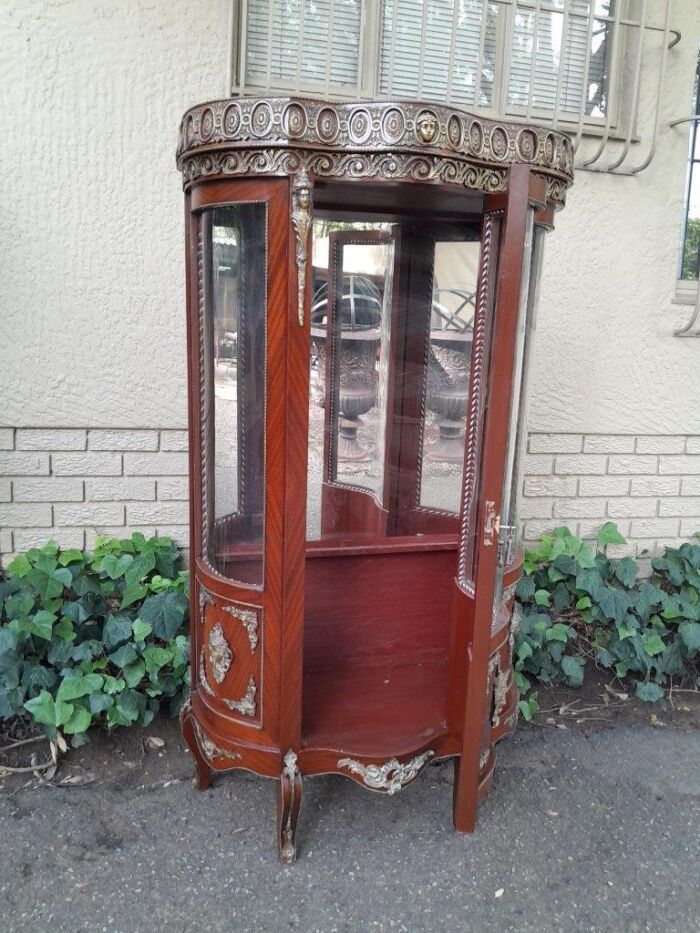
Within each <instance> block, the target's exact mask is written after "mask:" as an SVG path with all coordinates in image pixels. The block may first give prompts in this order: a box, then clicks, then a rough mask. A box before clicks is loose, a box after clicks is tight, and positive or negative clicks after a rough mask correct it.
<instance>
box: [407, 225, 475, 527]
mask: <svg viewBox="0 0 700 933" xmlns="http://www.w3.org/2000/svg"><path fill="white" fill-rule="evenodd" d="M480 246H481V244H480V242H479V241H478V240H473V241H465V240H452V241H450V240H443V241H438V242H436V243H435V260H434V266H433V295H432V311H431V317H430V337H429V347H428V371H427V384H426V393H425V403H424V411H423V449H422V454H421V480H420V505H421V506H422V507H423V508H427V509H437V510H438V511H442V512H452V513H454V514H455V515H457V514H458V513H459V507H460V499H461V492H462V473H463V467H464V438H465V421H466V415H467V404H468V401H469V371H470V361H471V352H472V341H473V336H474V309H475V306H476V282H477V278H478V270H479V250H480Z"/></svg>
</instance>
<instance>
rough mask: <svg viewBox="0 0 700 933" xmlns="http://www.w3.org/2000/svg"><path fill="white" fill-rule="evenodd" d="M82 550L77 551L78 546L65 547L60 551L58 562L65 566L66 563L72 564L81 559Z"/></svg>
mask: <svg viewBox="0 0 700 933" xmlns="http://www.w3.org/2000/svg"><path fill="white" fill-rule="evenodd" d="M82 559H83V552H82V551H79V550H78V548H66V550H65V551H61V553H60V554H59V557H58V562H59V564H60V565H61V566H62V567H65V566H67V565H68V564H74V563H77V562H78V561H82Z"/></svg>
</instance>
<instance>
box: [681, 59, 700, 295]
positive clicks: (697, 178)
mask: <svg viewBox="0 0 700 933" xmlns="http://www.w3.org/2000/svg"><path fill="white" fill-rule="evenodd" d="M694 105H695V109H694V111H693V114H694V115H695V119H694V120H693V121H692V130H691V133H690V158H689V164H688V188H687V194H686V200H685V224H684V226H683V245H682V250H681V261H680V278H681V279H686V280H693V279H695V280H696V281H697V280H698V279H699V278H700V131H699V130H698V119H697V118H698V117H699V116H700V55H699V56H698V67H697V71H696V74H695V94H694Z"/></svg>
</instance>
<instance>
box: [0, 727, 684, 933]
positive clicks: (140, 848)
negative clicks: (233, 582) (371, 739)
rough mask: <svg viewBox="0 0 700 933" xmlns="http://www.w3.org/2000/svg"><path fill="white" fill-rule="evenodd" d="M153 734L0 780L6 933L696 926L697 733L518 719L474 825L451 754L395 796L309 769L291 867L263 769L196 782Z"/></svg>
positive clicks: (169, 745) (187, 763)
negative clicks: (36, 779)
mask: <svg viewBox="0 0 700 933" xmlns="http://www.w3.org/2000/svg"><path fill="white" fill-rule="evenodd" d="M149 732H151V733H157V734H158V735H160V736H162V737H163V738H164V739H165V741H166V746H165V749H164V750H163V751H162V752H160V753H158V752H157V751H147V752H144V751H143V748H142V745H141V742H140V738H133V739H130V740H129V741H130V742H131V744H129V743H128V742H127V744H126V746H125V745H124V741H125V740H124V739H119V740H117V741H116V742H115V740H114V739H112V740H107V739H106V738H105V739H103V740H102V739H100V740H98V742H97V744H96V745H94V747H93V749H92V750H91V751H89V752H87V753H84V754H83V756H82V758H80V759H78V758H77V757H76V758H74V759H73V763H72V764H71V759H70V757H69V759H67V761H66V763H65V764H64V765H63V771H62V772H60V773H59V775H57V779H60V777H61V774H64V775H67V776H69V777H70V776H72V775H78V776H80V775H85V769H86V768H87V767H89V766H90V764H91V761H92V764H93V766H95V767H97V768H98V771H97V772H92V776H93V777H94V781H93V782H92V783H90V784H87V785H85V786H64V787H54V786H43V787H37V786H26V785H19V784H17V783H15V784H14V785H12V786H11V787H8V785H7V783H6V782H5V784H4V786H0V929H1V930H2V931H3V933H5V931H14V930H21V931H30V930H31V931H35V930H47V931H78V930H80V931H101V930H109V931H111V930H122V931H129V933H131V931H160V930H163V931H165V930H168V931H190V930H207V931H219V930H221V931H227V933H229V931H256V933H257V931H287V930H303V931H322V933H331V931H375V930H376V931H385V930H386V931H411V933H413V931H421V933H422V931H433V930H440V931H443V930H444V931H472V930H474V931H491V930H497V931H499V933H500V931H504V933H505V931H518V933H524V931H531V930H532V931H538V933H547V931H562V933H566V931H615V933H617V931H624V933H627V931H646V930H650V931H657V930H658V931H660V930H663V931H665V933H673V931H684V933H685V931H697V930H698V929H700V919H699V918H700V873H699V871H698V866H699V865H700V733H698V732H686V733H682V732H678V731H672V730H671V729H667V728H653V727H651V726H647V727H644V726H635V727H628V726H623V727H616V728H614V729H610V730H606V731H601V732H595V733H593V734H591V735H588V736H587V735H586V734H585V733H584V732H581V731H560V730H557V729H544V730H542V729H540V730H538V729H533V728H526V729H523V730H521V731H520V732H519V733H518V734H517V735H516V736H515V737H513V738H511V739H508V740H506V741H505V742H504V743H503V744H502V745H501V749H500V754H499V761H498V764H497V777H496V782H495V787H494V790H493V792H492V793H491V795H490V797H489V798H488V799H487V801H486V802H485V804H484V805H483V807H482V810H481V814H480V820H479V826H478V831H477V833H475V834H474V835H473V836H461V835H457V834H455V833H453V831H452V829H451V825H450V802H451V779H452V769H451V767H450V766H449V765H448V764H442V765H438V766H435V767H432V768H429V769H428V770H427V771H426V772H425V773H424V774H423V776H422V777H421V778H420V779H419V780H418V781H416V783H415V784H413V785H412V786H411V787H409V788H407V789H406V790H405V791H403V792H402V793H400V794H398V795H397V796H395V797H393V798H387V797H380V796H379V795H375V794H370V793H368V792H366V791H363V790H362V789H361V788H359V787H357V786H356V785H355V784H353V783H351V782H349V781H345V780H343V779H341V778H336V777H324V778H317V779H315V780H308V781H307V782H306V785H305V800H304V807H303V809H302V815H301V825H300V839H299V842H300V850H301V851H300V859H299V861H298V862H297V864H296V865H294V866H291V867H288V868H283V867H281V866H280V865H279V864H278V862H277V861H276V856H275V852H274V850H273V815H274V804H273V799H274V798H273V785H272V783H271V782H269V781H265V780H263V779H259V778H256V777H254V776H253V775H249V774H247V773H244V772H239V773H237V774H233V775H230V776H224V777H220V778H219V779H218V780H217V782H216V786H215V787H214V788H213V789H212V790H210V791H207V792H205V793H198V792H196V791H195V790H194V789H193V787H192V786H191V782H190V780H189V778H190V775H191V768H192V763H191V759H190V758H189V756H188V755H186V754H185V752H184V750H183V749H182V743H181V741H180V740H179V739H178V735H177V732H176V731H175V728H174V726H173V725H171V724H170V723H169V722H168V723H162V722H160V723H157V724H156V728H155V730H154V728H153V727H152V728H151V729H150V730H149ZM110 741H111V742H112V745H111V746H109V747H108V745H109V742H110ZM100 742H102V743H103V746H104V747H102V748H100ZM93 744H94V743H93ZM107 753H108V754H107ZM91 755H92V756H93V757H92V759H91V757H90V756H91ZM78 762H80V763H78ZM85 776H86V777H88V778H89V777H90V774H87V775H85ZM499 892H502V893H500V895H499Z"/></svg>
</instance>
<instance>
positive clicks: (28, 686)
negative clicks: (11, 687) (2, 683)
mask: <svg viewBox="0 0 700 933" xmlns="http://www.w3.org/2000/svg"><path fill="white" fill-rule="evenodd" d="M55 683H56V673H55V672H54V671H52V670H51V669H50V668H48V667H44V666H43V664H32V663H31V662H29V661H25V662H24V670H23V673H22V686H23V687H24V689H25V690H26V691H27V693H33V692H34V691H35V690H36V689H37V688H42V689H43V688H49V687H53V685H54V684H55Z"/></svg>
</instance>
